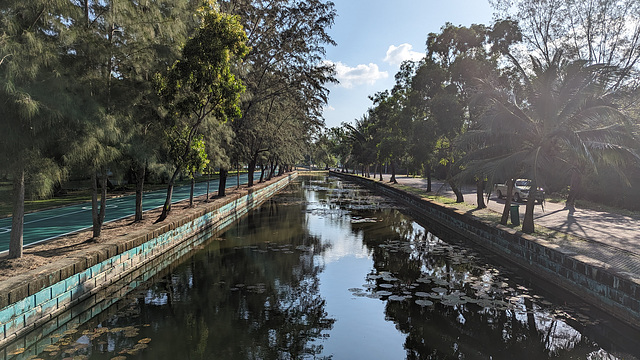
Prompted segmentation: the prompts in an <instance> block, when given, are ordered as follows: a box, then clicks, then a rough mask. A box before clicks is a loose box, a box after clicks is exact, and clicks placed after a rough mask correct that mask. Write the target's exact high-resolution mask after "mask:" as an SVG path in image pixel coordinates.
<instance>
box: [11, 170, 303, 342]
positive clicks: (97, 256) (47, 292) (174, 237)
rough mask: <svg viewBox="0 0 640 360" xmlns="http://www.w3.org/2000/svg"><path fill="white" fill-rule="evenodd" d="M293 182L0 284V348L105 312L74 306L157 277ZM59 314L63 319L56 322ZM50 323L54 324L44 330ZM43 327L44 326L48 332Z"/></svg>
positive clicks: (247, 193)
mask: <svg viewBox="0 0 640 360" xmlns="http://www.w3.org/2000/svg"><path fill="white" fill-rule="evenodd" d="M296 177H297V173H289V174H285V175H283V176H280V177H277V178H274V179H273V180H271V181H267V182H265V183H261V184H256V185H255V186H254V187H252V188H241V189H239V190H238V191H235V192H234V193H232V194H230V195H229V196H227V197H225V198H220V199H216V200H215V201H212V202H210V203H207V204H205V205H204V206H201V207H199V208H197V209H194V210H193V211H187V212H184V213H182V214H180V215H179V216H174V217H170V218H169V219H168V220H166V221H164V222H162V223H159V224H154V225H153V226H150V227H145V228H143V229H139V230H136V231H132V232H131V233H128V234H122V235H121V236H118V237H116V238H113V239H110V240H109V241H105V242H103V243H97V244H94V245H92V246H90V247H88V248H87V249H85V250H82V251H80V252H74V253H72V254H71V255H69V256H66V257H64V258H63V259H61V260H59V261H55V262H52V263H50V264H47V265H45V266H42V267H39V268H37V269H33V270H30V271H27V272H25V273H23V274H20V275H17V276H13V277H10V278H8V279H6V280H4V281H1V282H0V348H2V346H3V345H5V344H8V343H10V342H11V341H12V340H14V339H16V338H18V337H20V336H22V335H25V334H27V336H26V337H25V339H26V340H25V341H27V344H25V346H28V345H29V344H28V342H29V341H32V342H33V341H37V339H40V338H42V337H43V336H46V335H47V331H53V327H59V326H61V324H63V323H64V322H65V321H69V319H71V318H77V317H78V316H77V315H78V314H73V313H74V312H75V313H78V312H80V313H82V315H84V316H86V317H87V318H90V317H91V316H92V312H95V311H98V310H100V311H101V310H102V308H104V306H99V307H98V310H95V306H94V307H93V308H94V309H91V310H89V311H88V312H87V311H86V310H87V309H84V308H83V307H78V306H75V305H77V304H79V303H81V302H82V303H92V304H93V305H95V304H97V303H100V301H101V300H103V299H115V298H117V294H116V296H114V294H107V293H106V292H105V289H107V288H108V287H109V286H111V285H112V284H114V283H116V282H121V281H122V280H123V279H124V280H126V279H132V280H133V279H135V278H136V276H135V274H136V272H143V273H144V271H142V270H145V271H146V270H147V269H155V270H154V271H148V272H147V273H149V274H154V273H157V272H158V271H159V270H160V269H161V268H162V267H163V266H167V264H170V263H171V260H172V259H175V258H176V257H179V256H181V254H185V253H187V252H189V251H190V250H192V249H193V248H194V247H197V246H199V245H201V244H202V243H203V242H205V241H207V240H208V239H210V238H211V237H214V236H216V234H218V233H219V232H221V231H223V230H224V229H225V228H227V227H228V226H229V225H231V224H233V223H234V222H235V221H236V220H238V219H239V218H240V217H241V216H243V215H245V214H246V213H247V212H248V211H249V210H251V209H253V208H255V207H257V206H259V205H260V204H262V203H263V202H264V201H266V200H267V199H269V198H270V197H271V196H273V195H274V194H275V193H277V192H278V191H279V190H281V189H282V188H284V187H285V186H287V185H288V184H289V183H290V182H291V181H292V180H294V179H295V178H296ZM150 276H151V275H150ZM131 286H133V284H132V285H131ZM131 286H130V287H131ZM123 291H126V289H125V290H123ZM92 299H93V300H94V301H89V302H87V300H92ZM107 305H108V304H107ZM105 306H106V305H105ZM63 313H65V314H66V313H68V314H67V315H65V316H64V318H59V317H60V314H63ZM52 319H55V321H54V324H53V325H52V326H51V327H52V329H48V327H49V326H50V325H49V324H50V323H51V320H52ZM43 324H47V326H46V327H47V329H44V328H43V327H42V326H41V325H43ZM36 329H37V330H38V331H33V330H36ZM31 333H33V334H34V335H33V336H31ZM5 351H6V350H5Z"/></svg>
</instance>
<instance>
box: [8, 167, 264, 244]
mask: <svg viewBox="0 0 640 360" xmlns="http://www.w3.org/2000/svg"><path fill="white" fill-rule="evenodd" d="M255 179H256V180H258V179H260V173H259V172H256V174H255ZM236 181H237V180H236V177H235V176H230V177H228V178H227V188H231V187H234V186H236V185H237V182H236ZM246 182H247V174H243V175H240V183H241V184H245V183H246ZM189 189H190V186H188V185H185V186H177V187H175V188H174V190H173V196H172V200H173V202H174V203H175V202H178V201H181V200H184V199H188V198H189ZM209 189H210V193H213V194H214V195H215V194H216V193H217V191H218V180H211V182H210V185H209ZM206 192H207V183H206V182H202V183H197V184H196V186H195V189H194V196H199V195H203V194H205V193H206ZM166 195H167V191H166V190H158V191H151V192H146V193H144V195H143V203H142V205H143V206H144V209H145V210H150V209H154V208H158V207H161V206H163V205H164V201H165V199H166ZM135 201H136V197H135V195H128V196H122V197H118V198H112V199H108V200H107V208H106V214H105V222H109V221H115V220H119V219H122V218H125V217H127V216H132V215H134V214H135ZM91 226H92V220H91V202H86V203H82V204H77V205H71V206H65V207H61V208H56V209H50V210H42V211H37V212H33V213H29V214H25V217H24V236H23V237H24V245H25V246H27V245H33V244H36V243H39V242H43V241H47V240H51V239H54V238H56V237H59V236H63V235H67V234H71V233H74V232H77V231H80V230H83V229H87V228H90V227H91ZM10 233H11V218H4V219H0V254H1V253H3V252H6V251H8V250H9V239H10Z"/></svg>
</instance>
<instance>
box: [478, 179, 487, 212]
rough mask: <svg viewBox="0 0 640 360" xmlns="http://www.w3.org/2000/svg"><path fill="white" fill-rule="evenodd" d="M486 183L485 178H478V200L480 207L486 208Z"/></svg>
mask: <svg viewBox="0 0 640 360" xmlns="http://www.w3.org/2000/svg"><path fill="white" fill-rule="evenodd" d="M485 184H486V181H485V180H484V178H482V179H480V178H478V179H477V180H476V200H477V202H478V207H477V208H478V209H484V208H486V207H487V205H486V204H485V203H484V186H485Z"/></svg>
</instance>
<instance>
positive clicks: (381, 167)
mask: <svg viewBox="0 0 640 360" xmlns="http://www.w3.org/2000/svg"><path fill="white" fill-rule="evenodd" d="M383 168H384V166H382V163H380V181H382V180H383V179H382V169H383Z"/></svg>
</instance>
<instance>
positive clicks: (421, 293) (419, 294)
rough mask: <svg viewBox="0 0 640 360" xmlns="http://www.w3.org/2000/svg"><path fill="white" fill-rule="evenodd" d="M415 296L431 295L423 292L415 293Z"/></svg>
mask: <svg viewBox="0 0 640 360" xmlns="http://www.w3.org/2000/svg"><path fill="white" fill-rule="evenodd" d="M415 295H416V296H417V297H429V296H430V295H431V294H429V293H426V292H423V291H416V293H415Z"/></svg>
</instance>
